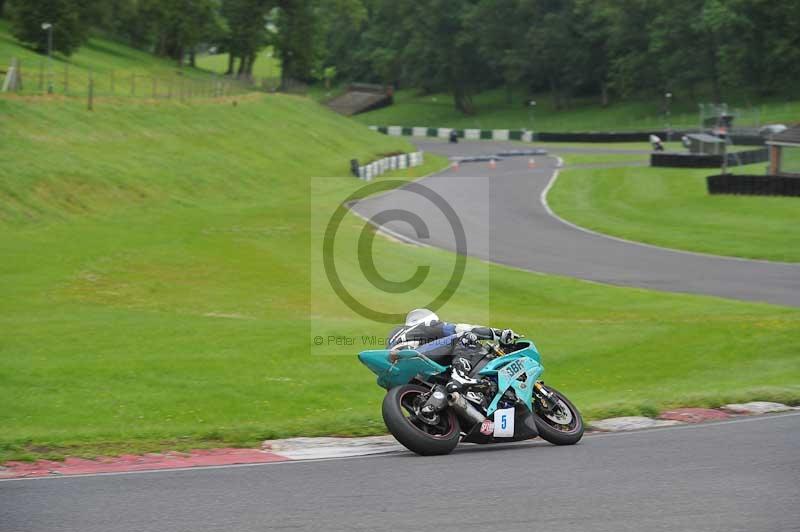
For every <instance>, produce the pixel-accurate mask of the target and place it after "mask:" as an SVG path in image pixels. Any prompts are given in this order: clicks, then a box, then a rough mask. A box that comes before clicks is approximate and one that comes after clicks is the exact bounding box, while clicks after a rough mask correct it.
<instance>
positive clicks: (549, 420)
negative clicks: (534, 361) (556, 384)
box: [533, 386, 583, 445]
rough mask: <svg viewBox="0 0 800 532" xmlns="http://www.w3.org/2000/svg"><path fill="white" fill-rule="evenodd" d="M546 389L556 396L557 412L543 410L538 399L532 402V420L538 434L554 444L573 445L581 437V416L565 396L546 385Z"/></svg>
mask: <svg viewBox="0 0 800 532" xmlns="http://www.w3.org/2000/svg"><path fill="white" fill-rule="evenodd" d="M547 390H549V391H550V392H551V393H553V394H554V395H555V396H556V397H557V398H558V406H559V407H560V409H563V410H560V411H558V412H551V413H548V412H545V411H544V410H543V409H542V408H541V406H540V405H539V404H538V401H537V402H536V403H534V416H533V421H534V422H535V423H536V428H537V429H538V430H539V436H541V438H542V439H544V440H546V441H549V442H550V443H552V444H555V445H575V444H576V443H578V442H579V441H581V438H583V418H582V417H581V413H580V412H579V411H578V409H577V408H576V407H575V405H573V404H572V402H570V400H569V399H567V397H566V396H565V395H564V394H562V393H561V392H559V391H558V390H556V389H555V388H553V387H551V386H548V387H547Z"/></svg>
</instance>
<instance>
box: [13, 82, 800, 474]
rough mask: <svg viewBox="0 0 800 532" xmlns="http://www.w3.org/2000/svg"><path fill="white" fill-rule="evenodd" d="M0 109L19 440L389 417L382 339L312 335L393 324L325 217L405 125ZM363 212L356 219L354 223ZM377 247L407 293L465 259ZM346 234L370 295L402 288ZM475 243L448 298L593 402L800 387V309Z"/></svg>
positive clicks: (125, 442) (124, 445)
mask: <svg viewBox="0 0 800 532" xmlns="http://www.w3.org/2000/svg"><path fill="white" fill-rule="evenodd" d="M0 120H2V122H3V123H4V124H13V125H14V126H13V128H10V127H4V128H2V129H1V130H0V158H1V159H2V160H3V161H7V164H5V165H4V166H3V168H4V172H3V175H4V178H3V180H2V182H1V183H0V254H1V255H2V257H3V260H2V261H0V330H1V331H2V336H1V337H0V404H2V405H3V408H2V409H0V426H2V427H3V431H2V432H0V461H1V460H6V459H12V458H23V459H32V458H37V457H61V456H65V455H81V456H92V455H97V454H117V453H121V452H144V451H155V450H161V449H168V448H171V449H187V448H195V447H208V446H222V445H256V444H257V443H258V442H259V441H260V440H261V439H265V438H274V437H284V436H291V435H301V434H302V435H323V434H340V435H356V434H375V433H381V432H383V431H384V430H385V429H384V426H383V423H382V421H381V417H380V401H381V398H382V395H383V392H382V390H381V389H380V388H378V387H377V386H376V385H375V384H374V376H373V375H372V374H371V373H370V372H369V371H368V370H367V369H366V368H365V367H363V366H361V365H360V364H359V363H358V362H357V360H356V357H355V353H356V352H357V351H358V350H360V349H363V346H362V345H357V346H327V345H326V346H323V347H321V348H317V347H315V346H314V345H313V344H312V342H311V338H312V337H313V336H315V335H323V336H325V337H327V336H328V335H330V334H338V335H343V336H347V335H354V336H356V337H358V336H359V335H361V334H368V335H373V334H374V335H377V336H381V335H385V334H386V332H387V330H386V329H387V328H388V327H387V326H385V325H383V324H375V323H373V322H371V321H368V320H365V319H363V318H360V317H358V316H355V315H353V313H352V312H350V311H348V310H347V309H346V308H344V305H343V304H342V303H341V302H340V301H339V300H338V299H337V298H336V297H335V296H334V295H333V294H332V293H331V289H330V288H329V287H328V285H327V283H326V282H325V280H324V278H322V277H321V267H320V265H319V261H318V258H317V257H318V254H319V239H320V238H321V228H322V226H321V225H318V223H319V222H322V223H324V221H325V220H326V219H327V216H328V213H329V212H330V211H331V210H332V209H333V208H334V207H335V206H336V205H337V204H338V202H339V201H340V200H341V198H342V197H343V196H345V195H347V194H350V193H352V192H355V191H357V190H358V189H359V186H360V185H361V183H360V182H359V181H358V180H356V179H353V178H340V179H335V178H333V177H335V176H346V174H347V171H348V168H349V159H350V158H353V157H355V158H358V159H360V160H368V159H370V158H372V157H377V156H379V155H380V154H382V153H387V152H392V151H397V150H406V149H409V148H410V146H409V145H408V144H407V143H406V141H405V140H404V139H397V138H391V137H387V136H384V135H380V134H377V133H373V132H370V131H368V130H367V129H366V128H363V127H362V126H360V125H358V124H357V123H355V122H353V121H350V120H346V119H343V118H341V117H339V116H338V115H335V114H334V113H332V112H329V111H327V110H325V109H323V108H321V107H319V106H318V105H316V104H314V103H313V102H311V101H310V100H307V99H303V98H296V97H290V96H279V95H251V96H248V97H243V98H240V99H238V105H237V106H233V105H232V104H231V102H230V101H226V102H200V103H194V104H191V105H187V104H178V103H175V102H162V103H159V104H152V103H145V102H138V103H137V102H136V101H133V102H128V103H124V102H120V101H116V102H114V101H111V102H108V103H107V104H106V105H105V106H101V107H99V108H98V109H97V110H96V111H95V112H94V113H87V112H86V111H85V110H84V109H83V106H82V105H81V103H80V102H72V101H69V100H66V101H58V100H39V99H37V100H35V101H29V100H27V99H24V98H14V97H2V98H0ZM445 164H446V162H445V161H444V160H442V159H440V158H435V157H431V156H429V157H428V162H427V163H426V166H425V167H424V168H421V169H419V170H418V172H417V173H416V175H419V174H421V173H424V172H429V171H431V170H433V169H436V168H438V167H441V166H444V165H445ZM565 175H566V174H565ZM314 177H317V178H318V179H312V178H314ZM402 177H403V178H404V179H407V178H408V177H410V176H409V174H408V173H406V172H404V173H403V174H402ZM382 179H384V178H382ZM362 225H363V224H362V223H361V222H360V221H359V220H358V219H356V218H355V217H354V216H348V217H347V218H346V220H345V223H344V224H343V225H342V229H341V233H340V234H339V235H338V236H337V242H339V243H341V245H343V246H347V245H354V243H355V242H356V240H357V239H358V235H359V233H360V231H361V227H362ZM375 247H376V253H375V256H376V257H377V260H378V268H379V271H381V272H382V274H384V275H385V276H386V277H388V278H391V279H402V278H404V277H405V276H406V275H407V273H408V272H409V268H412V269H413V268H414V267H415V265H416V264H428V265H430V266H431V273H430V278H429V281H426V283H425V284H424V285H423V286H422V287H421V289H420V290H421V292H415V293H414V294H410V295H404V296H401V297H400V301H397V303H398V305H399V306H400V307H406V308H410V307H413V306H416V305H417V304H419V301H420V299H423V298H426V297H430V296H431V295H432V294H433V292H434V291H438V289H439V288H440V287H441V285H442V283H443V279H444V277H446V276H448V275H449V272H450V269H449V268H450V266H451V264H452V260H453V257H452V255H451V254H450V253H447V252H445V251H439V250H435V249H425V248H416V247H409V246H406V245H401V244H398V243H396V242H392V241H389V240H386V239H383V238H379V239H377V240H376V241H375ZM337 253H339V255H338V259H340V260H341V262H340V263H339V264H340V272H341V275H342V277H343V279H344V280H345V281H346V282H348V283H349V284H348V286H355V287H356V288H355V290H356V292H357V293H358V294H359V296H361V298H362V300H364V301H368V302H369V301H373V302H379V301H381V300H386V299H389V298H387V295H386V294H385V293H383V292H379V291H377V290H376V289H374V288H373V287H372V286H371V285H369V284H368V283H364V282H363V277H362V276H361V274H360V272H359V269H358V265H357V263H356V261H354V260H353V256H352V255H346V254H342V252H341V251H339V252H337ZM468 264H469V268H468V272H467V279H466V282H465V283H464V284H462V286H461V288H460V289H459V290H458V291H457V292H456V294H455V295H454V297H453V298H452V299H451V300H450V301H449V302H448V304H447V305H446V306H445V307H444V308H443V309H441V314H442V315H443V316H444V317H445V318H450V319H454V320H463V321H467V322H470V321H475V322H490V323H491V324H493V325H497V326H508V327H512V328H514V329H516V330H519V331H523V332H526V333H528V334H529V335H531V336H532V337H533V338H535V340H536V341H537V345H538V346H539V348H540V350H541V351H542V353H543V357H544V363H545V366H546V368H547V373H546V377H547V381H548V382H550V383H552V384H554V385H556V386H558V387H559V388H561V389H562V390H563V391H564V392H566V393H567V394H568V395H569V396H570V398H572V399H573V400H574V401H575V402H576V403H577V404H578V405H579V407H581V408H582V409H583V410H584V412H585V413H586V415H587V416H588V417H590V418H596V417H600V416H606V415H614V414H635V413H642V412H644V413H653V412H655V411H656V410H657V409H659V408H665V407H670V406H677V405H718V404H721V403H724V402H728V401H734V400H745V399H765V400H769V399H771V400H783V401H789V402H796V401H800V385H798V382H800V364H799V363H798V357H797V345H798V340H800V332H799V331H800V310H796V309H787V308H779V307H773V306H767V305H757V304H749V303H742V302H735V301H726V300H721V299H715V298H709V297H695V296H689V295H679V294H663V293H656V292H649V291H645V290H638V289H626V288H618V287H608V286H601V285H598V284H594V283H587V282H581V281H577V280H572V279H564V278H558V277H553V276H544V275H536V274H531V273H526V272H521V271H517V270H513V269H508V268H505V267H500V266H488V265H485V264H484V263H481V262H479V261H469V263H468ZM489 296H491V297H489Z"/></svg>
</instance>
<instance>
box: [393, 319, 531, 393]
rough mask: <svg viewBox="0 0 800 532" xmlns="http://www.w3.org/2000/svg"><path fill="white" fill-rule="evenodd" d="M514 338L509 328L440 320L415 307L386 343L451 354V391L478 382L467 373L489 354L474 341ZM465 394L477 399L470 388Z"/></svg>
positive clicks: (430, 353) (502, 342) (396, 347)
mask: <svg viewBox="0 0 800 532" xmlns="http://www.w3.org/2000/svg"><path fill="white" fill-rule="evenodd" d="M517 338H519V335H518V334H516V333H515V332H514V331H512V330H511V329H504V330H502V331H501V330H500V329H492V328H491V327H482V326H478V325H468V324H466V323H448V322H444V321H440V320H439V316H437V315H436V314H435V313H434V312H433V311H430V310H428V309H424V308H418V309H414V310H412V311H411V312H409V313H408V315H407V316H406V322H405V324H404V325H400V326H398V327H395V328H394V329H393V330H392V332H391V333H389V339H388V341H387V347H388V348H390V349H398V350H399V349H414V350H416V351H419V352H420V353H422V354H428V355H438V354H443V353H449V354H452V356H453V361H452V363H451V368H452V369H451V371H450V381H449V382H448V383H447V386H446V390H447V391H448V392H454V391H458V390H462V389H466V388H468V387H469V386H470V385H472V384H476V383H477V382H478V381H477V380H476V379H474V378H472V377H471V376H470V372H471V371H472V369H473V368H474V367H475V366H476V364H477V363H479V362H480V361H481V360H482V359H483V358H484V357H485V356H490V355H488V353H487V352H486V351H485V350H484V349H482V347H481V345H480V344H479V343H478V340H479V339H486V340H498V339H499V340H500V344H501V345H509V344H512V343H514V340H516V339H517ZM467 397H468V398H470V399H477V396H476V395H473V394H471V392H470V393H468V394H467Z"/></svg>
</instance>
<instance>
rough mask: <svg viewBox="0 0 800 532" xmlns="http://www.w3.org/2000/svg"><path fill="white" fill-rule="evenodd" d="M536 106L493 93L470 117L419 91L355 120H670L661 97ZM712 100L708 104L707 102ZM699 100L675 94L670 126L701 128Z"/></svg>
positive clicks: (631, 125) (787, 119) (755, 112)
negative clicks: (509, 101)
mask: <svg viewBox="0 0 800 532" xmlns="http://www.w3.org/2000/svg"><path fill="white" fill-rule="evenodd" d="M534 99H535V101H536V106H535V107H533V108H531V107H529V106H526V105H525V103H524V102H525V98H524V96H523V93H522V92H521V91H518V92H517V94H516V95H515V97H514V100H513V101H512V103H507V101H506V93H505V91H504V90H491V91H486V92H483V93H480V94H478V95H477V96H476V97H475V98H474V101H475V107H476V113H475V114H474V115H471V116H467V115H464V114H462V113H461V112H459V111H457V110H456V109H455V108H454V106H453V98H452V97H451V96H449V95H447V94H428V95H421V94H420V93H419V92H418V91H416V90H413V89H408V90H401V91H397V92H396V93H395V103H394V105H392V106H389V107H385V108H383V109H378V110H376V111H371V112H369V113H363V114H359V115H356V116H355V119H356V120H358V121H359V122H362V123H364V124H368V125H381V126H384V125H397V126H409V127H413V126H428V127H457V128H481V129H523V128H524V129H531V130H533V131H624V130H640V129H662V128H664V127H665V126H666V124H667V120H666V119H665V117H664V115H663V109H662V102H661V100H659V99H657V98H656V99H649V100H648V99H642V98H640V99H631V100H626V101H614V102H612V103H611V105H609V106H607V107H603V106H601V105H600V104H599V103H598V102H597V99H594V98H593V99H581V98H577V99H575V100H574V102H573V103H572V105H570V107H569V108H567V109H563V110H557V109H556V108H555V107H554V106H553V104H552V100H551V99H550V98H549V96H548V95H546V94H541V95H536V96H535V97H534ZM703 101H707V100H703ZM698 103H699V102H698V101H696V100H695V99H692V98H689V97H688V96H684V97H683V98H682V97H681V96H680V95H676V96H675V101H674V102H673V103H672V105H671V110H670V115H671V116H670V120H669V123H670V124H671V125H672V126H673V127H676V128H677V127H692V128H694V127H698V125H699V115H698V108H697V104H698ZM729 103H730V104H731V106H732V107H737V108H740V109H741V110H742V115H741V116H740V117H739V118H738V119H737V124H738V125H756V123H757V122H760V123H762V124H765V123H775V122H779V123H787V124H788V123H793V122H795V121H796V120H797V117H798V116H800V101H797V100H785V99H772V100H770V99H766V100H763V101H753V100H748V99H745V98H734V99H733V100H731V101H729Z"/></svg>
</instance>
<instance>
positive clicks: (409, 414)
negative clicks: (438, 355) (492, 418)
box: [381, 384, 461, 456]
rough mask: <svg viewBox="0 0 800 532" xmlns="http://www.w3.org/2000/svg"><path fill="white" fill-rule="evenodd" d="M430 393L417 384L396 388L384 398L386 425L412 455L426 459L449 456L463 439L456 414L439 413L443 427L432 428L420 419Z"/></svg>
mask: <svg viewBox="0 0 800 532" xmlns="http://www.w3.org/2000/svg"><path fill="white" fill-rule="evenodd" d="M429 392H430V390H429V389H427V388H424V387H422V386H418V385H416V384H404V385H402V386H395V387H394V388H392V389H391V390H389V391H388V392H387V393H386V396H385V397H384V398H383V406H382V408H381V411H382V413H383V422H384V423H386V427H387V428H388V429H389V432H391V433H392V436H394V437H395V438H396V439H397V441H399V442H400V443H401V444H403V446H404V447H405V448H406V449H408V450H409V451H412V452H415V453H417V454H420V455H423V456H432V455H439V454H449V453H451V452H453V449H455V448H456V445H458V442H459V440H460V439H461V429H460V427H459V424H458V419H457V418H456V415H455V413H454V412H453V411H452V410H451V409H450V408H446V409H445V410H443V411H442V412H439V414H438V415H439V423H438V424H437V425H429V424H427V423H425V422H423V421H422V420H420V419H419V418H418V415H419V413H418V411H419V408H420V407H421V406H422V404H421V403H424V401H422V398H423V395H425V394H427V393H429Z"/></svg>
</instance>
